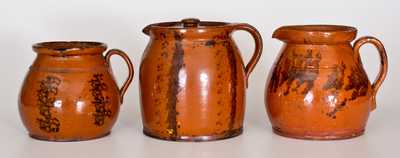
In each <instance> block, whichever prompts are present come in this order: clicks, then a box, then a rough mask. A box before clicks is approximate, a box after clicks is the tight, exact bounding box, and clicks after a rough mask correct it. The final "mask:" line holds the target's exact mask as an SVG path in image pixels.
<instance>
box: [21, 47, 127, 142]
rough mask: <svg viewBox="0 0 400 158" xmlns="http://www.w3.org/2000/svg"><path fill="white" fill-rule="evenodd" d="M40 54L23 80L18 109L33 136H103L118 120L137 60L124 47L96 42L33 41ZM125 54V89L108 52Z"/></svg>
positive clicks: (67, 138)
mask: <svg viewBox="0 0 400 158" xmlns="http://www.w3.org/2000/svg"><path fill="white" fill-rule="evenodd" d="M33 49H34V50H35V52H36V53H37V57H36V59H35V61H34V62H33V64H32V66H31V67H30V70H29V72H28V74H27V76H26V78H25V81H24V83H23V85H22V89H21V92H20V97H19V111H20V116H21V118H22V122H23V123H24V125H25V127H26V128H27V130H28V132H29V135H30V136H31V137H33V138H37V139H42V140H49V141H79V140H88V139H94V138H98V137H102V136H105V135H107V134H109V133H110V130H111V128H112V126H113V125H114V123H115V121H116V119H117V116H118V112H119V106H120V104H122V100H123V95H124V94H125V92H126V90H127V88H128V86H129V84H130V83H131V82H132V79H133V65H132V63H131V61H130V60H129V58H128V56H127V55H126V54H125V53H123V52H122V51H120V50H116V49H113V50H110V51H108V53H107V54H106V55H105V56H103V55H102V53H103V52H104V51H105V50H106V45H105V44H103V43H98V42H45V43H38V44H35V45H34V46H33ZM112 55H119V56H121V57H122V58H123V59H124V60H125V61H126V63H127V64H128V69H129V75H128V78H127V80H126V81H125V83H124V85H123V86H122V88H121V89H119V88H118V87H117V84H116V82H115V79H114V77H113V75H112V70H111V67H110V57H111V56H112Z"/></svg>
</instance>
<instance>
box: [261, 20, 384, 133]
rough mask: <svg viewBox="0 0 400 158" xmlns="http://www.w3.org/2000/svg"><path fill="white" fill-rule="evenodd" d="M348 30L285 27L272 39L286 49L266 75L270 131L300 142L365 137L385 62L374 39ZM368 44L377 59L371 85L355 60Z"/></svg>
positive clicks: (380, 48) (381, 80) (380, 44)
mask: <svg viewBox="0 0 400 158" xmlns="http://www.w3.org/2000/svg"><path fill="white" fill-rule="evenodd" d="M356 34H357V30H356V29H355V28H353V27H348V26H336V25H305V26H284V27H281V28H279V29H277V30H276V31H275V32H274V34H273V37H274V38H277V39H279V40H281V41H283V42H285V45H284V46H283V48H282V49H281V53H280V55H279V57H278V60H277V61H276V63H275V65H274V67H273V69H272V70H271V72H270V75H269V80H268V83H267V85H266V89H265V93H266V96H265V102H266V107H267V112H268V115H269V118H270V121H271V123H272V126H273V131H274V132H275V133H277V134H279V135H282V136H287V137H293V138H300V139H322V140H327V139H345V138H351V137H356V136H359V135H361V134H363V133H364V129H365V125H366V122H367V119H368V116H369V113H370V111H372V110H373V109H375V106H376V105H375V104H376V103H375V96H376V93H377V91H378V89H379V87H380V85H381V84H382V82H383V80H384V78H385V76H386V73H387V65H388V64H387V62H388V61H387V56H386V52H385V48H384V47H383V45H382V43H381V42H380V41H379V40H378V39H376V38H374V37H361V38H359V39H358V40H357V41H356V42H355V43H354V46H351V44H350V42H351V41H353V40H354V39H355V37H356ZM365 43H371V44H373V45H374V46H375V47H376V48H377V49H378V51H379V55H380V58H381V62H380V64H381V65H380V67H381V69H380V72H379V74H378V76H377V78H376V80H375V81H374V83H373V84H371V83H370V81H369V80H368V76H367V74H366V73H365V71H364V69H363V65H362V63H361V58H360V55H359V49H360V47H361V46H362V45H363V44H365Z"/></svg>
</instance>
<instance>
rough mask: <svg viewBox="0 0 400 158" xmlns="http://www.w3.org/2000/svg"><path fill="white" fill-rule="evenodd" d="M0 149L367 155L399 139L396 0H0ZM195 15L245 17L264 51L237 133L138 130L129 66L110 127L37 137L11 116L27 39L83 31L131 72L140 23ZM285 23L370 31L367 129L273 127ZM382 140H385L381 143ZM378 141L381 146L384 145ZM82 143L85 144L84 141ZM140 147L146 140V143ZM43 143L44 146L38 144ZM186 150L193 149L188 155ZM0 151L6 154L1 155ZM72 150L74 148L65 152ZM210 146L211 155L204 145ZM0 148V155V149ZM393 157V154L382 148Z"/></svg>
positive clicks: (247, 45) (14, 152) (243, 37)
mask: <svg viewBox="0 0 400 158" xmlns="http://www.w3.org/2000/svg"><path fill="white" fill-rule="evenodd" d="M0 2H1V3H0V20H1V22H0V49H1V53H0V63H1V65H0V73H1V74H2V75H1V77H0V87H1V89H0V96H1V103H2V105H1V106H0V142H1V143H0V153H2V154H4V153H5V154H6V155H3V156H4V157H29V156H31V157H35V156H40V157H47V156H65V157H68V156H75V157H88V156H97V157H112V156H114V157H129V156H138V157H140V156H155V157H156V156H165V155H166V154H168V155H170V156H177V157H185V156H192V157H193V156H195V157H206V156H224V157H227V156H237V157H244V156H247V155H250V156H252V157H255V156H263V157H264V156H265V157H266V156H274V157H277V156H289V157H290V156H291V155H292V154H295V156H297V157H303V156H304V157H310V156H311V157H312V156H325V157H330V156H332V157H337V156H348V155H347V153H348V154H352V155H353V156H356V157H361V156H363V157H377V156H383V155H385V154H394V153H395V151H396V148H395V147H396V145H397V144H395V143H398V142H399V141H400V137H399V136H398V135H399V133H400V124H399V123H398V122H397V121H398V120H399V118H400V115H398V113H400V106H399V105H397V104H396V103H397V102H398V100H397V99H398V98H399V97H400V95H399V92H398V90H399V89H400V83H399V81H400V80H399V78H400V74H399V73H398V72H399V70H400V62H398V60H400V53H399V52H398V50H399V49H400V46H399V44H400V43H399V42H398V39H397V38H398V37H400V31H399V30H400V3H399V2H398V1H396V0H380V1H367V0H353V1H349V0H335V1H322V0H302V1H289V0H278V1H276V0H275V1H267V0H246V1H234V0H202V1H188V0H187V1H179V0H168V1H161V0H160V1H155V0H143V1H139V0H137V1H133V0H130V1H129V0H125V1H121V0H85V1H84V0H59V1H56V0H25V1H23V0H1V1H0ZM188 17H195V18H199V19H200V20H209V21H226V22H246V23H249V24H251V25H253V26H255V27H256V28H257V29H258V30H259V31H260V33H261V34H262V36H263V38H264V51H263V55H262V57H261V60H260V62H259V64H258V65H257V66H256V68H255V70H254V72H253V73H252V75H251V78H250V82H249V88H248V90H247V111H246V118H245V133H244V135H242V136H240V137H237V138H234V139H231V140H225V141H217V142H210V143H183V144H182V143H170V142H165V141H158V140H153V139H150V138H147V137H145V136H143V135H142V134H141V127H142V126H141V121H140V119H141V116H140V108H139V98H138V97H139V95H138V94H139V93H138V91H139V90H138V80H137V78H138V73H135V80H134V84H132V85H131V87H130V88H129V90H128V93H127V96H125V102H124V105H123V107H122V109H121V113H120V117H119V120H118V122H117V124H116V125H115V127H114V129H113V133H112V135H111V136H109V137H106V138H104V139H99V140H95V141H88V142H80V143H47V142H42V141H35V140H32V139H30V138H29V137H28V136H27V134H26V131H25V129H24V127H23V126H22V123H21V121H20V118H19V114H18V109H17V99H18V92H19V88H20V86H21V84H22V81H23V79H24V76H25V73H26V72H27V70H28V67H29V65H30V64H31V63H32V61H33V59H34V57H35V53H33V51H32V50H31V45H32V44H33V43H36V42H41V41H52V40H90V41H100V42H104V43H106V44H107V45H108V46H109V48H119V49H122V50H124V51H126V52H127V53H128V55H129V56H130V57H131V59H132V61H133V62H134V64H135V70H136V71H135V72H138V68H139V67H138V65H139V63H140V58H141V54H142V52H143V50H144V48H145V46H146V44H147V42H148V40H149V38H148V37H147V36H146V35H144V34H143V33H142V32H141V30H142V28H143V27H144V26H146V25H147V24H151V23H155V22H161V21H178V20H180V19H182V18H188ZM289 24H342V25H350V26H355V27H356V28H357V29H358V30H359V33H358V37H360V36H363V35H372V36H375V37H377V38H379V39H380V40H381V41H382V42H383V43H384V45H385V47H386V50H387V53H388V58H389V73H388V76H387V78H386V81H385V82H384V83H383V85H382V87H381V89H380V91H379V93H378V97H377V103H378V105H377V110H376V111H374V112H373V113H372V115H371V117H370V120H369V122H368V128H367V134H366V135H365V136H362V137H360V138H356V139H352V140H347V141H334V142H313V141H300V140H293V139H286V138H281V137H278V136H275V135H273V134H272V132H271V130H270V124H269V121H268V119H267V116H266V112H265V107H264V85H265V82H266V77H267V73H268V71H269V70H270V68H271V66H272V63H273V61H274V60H275V58H276V57H277V54H278V51H279V48H280V47H281V45H282V43H281V42H280V41H278V40H275V39H272V38H271V34H272V32H273V31H274V29H276V28H277V27H279V26H281V25H289ZM235 40H236V41H237V44H238V46H239V48H241V52H242V53H243V54H242V55H243V58H244V61H246V62H247V61H248V59H249V58H250V56H251V54H252V52H253V47H254V45H253V40H252V39H251V37H250V36H249V35H248V34H247V33H245V32H237V33H235ZM361 55H362V59H363V62H364V67H365V69H366V71H367V72H368V74H369V76H370V77H371V81H372V80H373V79H374V78H375V75H376V73H377V71H378V64H379V59H378V57H379V56H378V53H377V51H376V50H375V48H374V47H373V46H371V45H367V46H364V47H363V48H362V53H361ZM113 69H114V74H115V76H116V78H117V79H118V81H119V83H121V82H122V81H123V80H124V79H125V76H126V74H127V72H126V66H125V64H124V62H123V61H122V60H121V59H118V58H113ZM390 143H392V144H390ZM385 145H387V146H385ZM89 146H91V147H89ZM149 149H150V150H149ZM43 150H46V153H47V154H43ZM193 152H197V154H194V155H193ZM7 154H8V156H7ZM75 154H78V155H75ZM214 154H215V155H214ZM3 156H2V157H3ZM392 157H393V156H392Z"/></svg>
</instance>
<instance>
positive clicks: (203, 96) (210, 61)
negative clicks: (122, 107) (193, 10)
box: [140, 19, 262, 141]
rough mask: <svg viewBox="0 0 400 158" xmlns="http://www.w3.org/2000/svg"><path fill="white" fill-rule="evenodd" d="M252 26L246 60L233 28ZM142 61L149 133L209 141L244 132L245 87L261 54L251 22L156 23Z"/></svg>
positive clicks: (149, 31)
mask: <svg viewBox="0 0 400 158" xmlns="http://www.w3.org/2000/svg"><path fill="white" fill-rule="evenodd" d="M237 30H244V31H248V32H249V33H250V34H251V35H252V36H253V38H254V40H255V42H256V48H255V52H254V55H253V57H252V58H251V59H250V62H249V64H247V65H246V66H244V64H243V61H242V58H241V56H240V52H239V50H238V48H237V46H236V44H235V43H234V41H233V39H232V37H231V34H232V32H234V31H237ZM143 32H144V33H145V34H147V35H149V36H150V42H149V44H148V46H147V48H146V50H145V52H144V54H143V58H142V63H141V65H140V93H141V104H142V116H143V127H144V129H143V130H144V133H145V134H146V135H148V136H151V137H155V138H159V139H164V140H173V141H208V140H216V139H224V138H229V137H234V136H237V135H239V134H241V133H242V126H243V117H244V116H243V115H244V108H245V106H244V105H245V89H246V85H247V80H248V77H249V75H250V73H251V71H252V70H253V68H254V66H255V65H256V63H257V61H258V60H259V58H260V55H261V52H262V39H261V36H260V34H259V33H258V31H257V30H256V29H255V28H254V27H252V26H250V25H248V24H231V23H224V22H206V21H200V20H198V19H184V20H182V21H180V22H165V23H157V24H151V25H149V26H147V27H145V28H144V30H143Z"/></svg>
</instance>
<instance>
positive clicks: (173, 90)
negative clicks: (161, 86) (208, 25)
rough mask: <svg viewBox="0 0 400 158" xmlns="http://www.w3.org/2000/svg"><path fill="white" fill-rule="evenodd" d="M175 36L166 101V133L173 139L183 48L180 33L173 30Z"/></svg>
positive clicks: (174, 135)
mask: <svg viewBox="0 0 400 158" xmlns="http://www.w3.org/2000/svg"><path fill="white" fill-rule="evenodd" d="M174 38H175V52H174V54H173V57H172V65H171V69H170V72H169V76H170V79H169V89H168V93H167V94H168V95H169V96H168V102H167V111H168V134H169V135H170V137H171V139H175V138H176V137H177V134H178V131H177V120H176V117H177V115H178V112H177V110H176V104H177V103H178V98H177V95H178V93H179V91H180V88H179V71H180V70H181V69H182V68H183V66H184V63H183V56H184V50H183V46H182V39H183V37H182V35H181V34H179V33H178V32H174Z"/></svg>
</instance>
